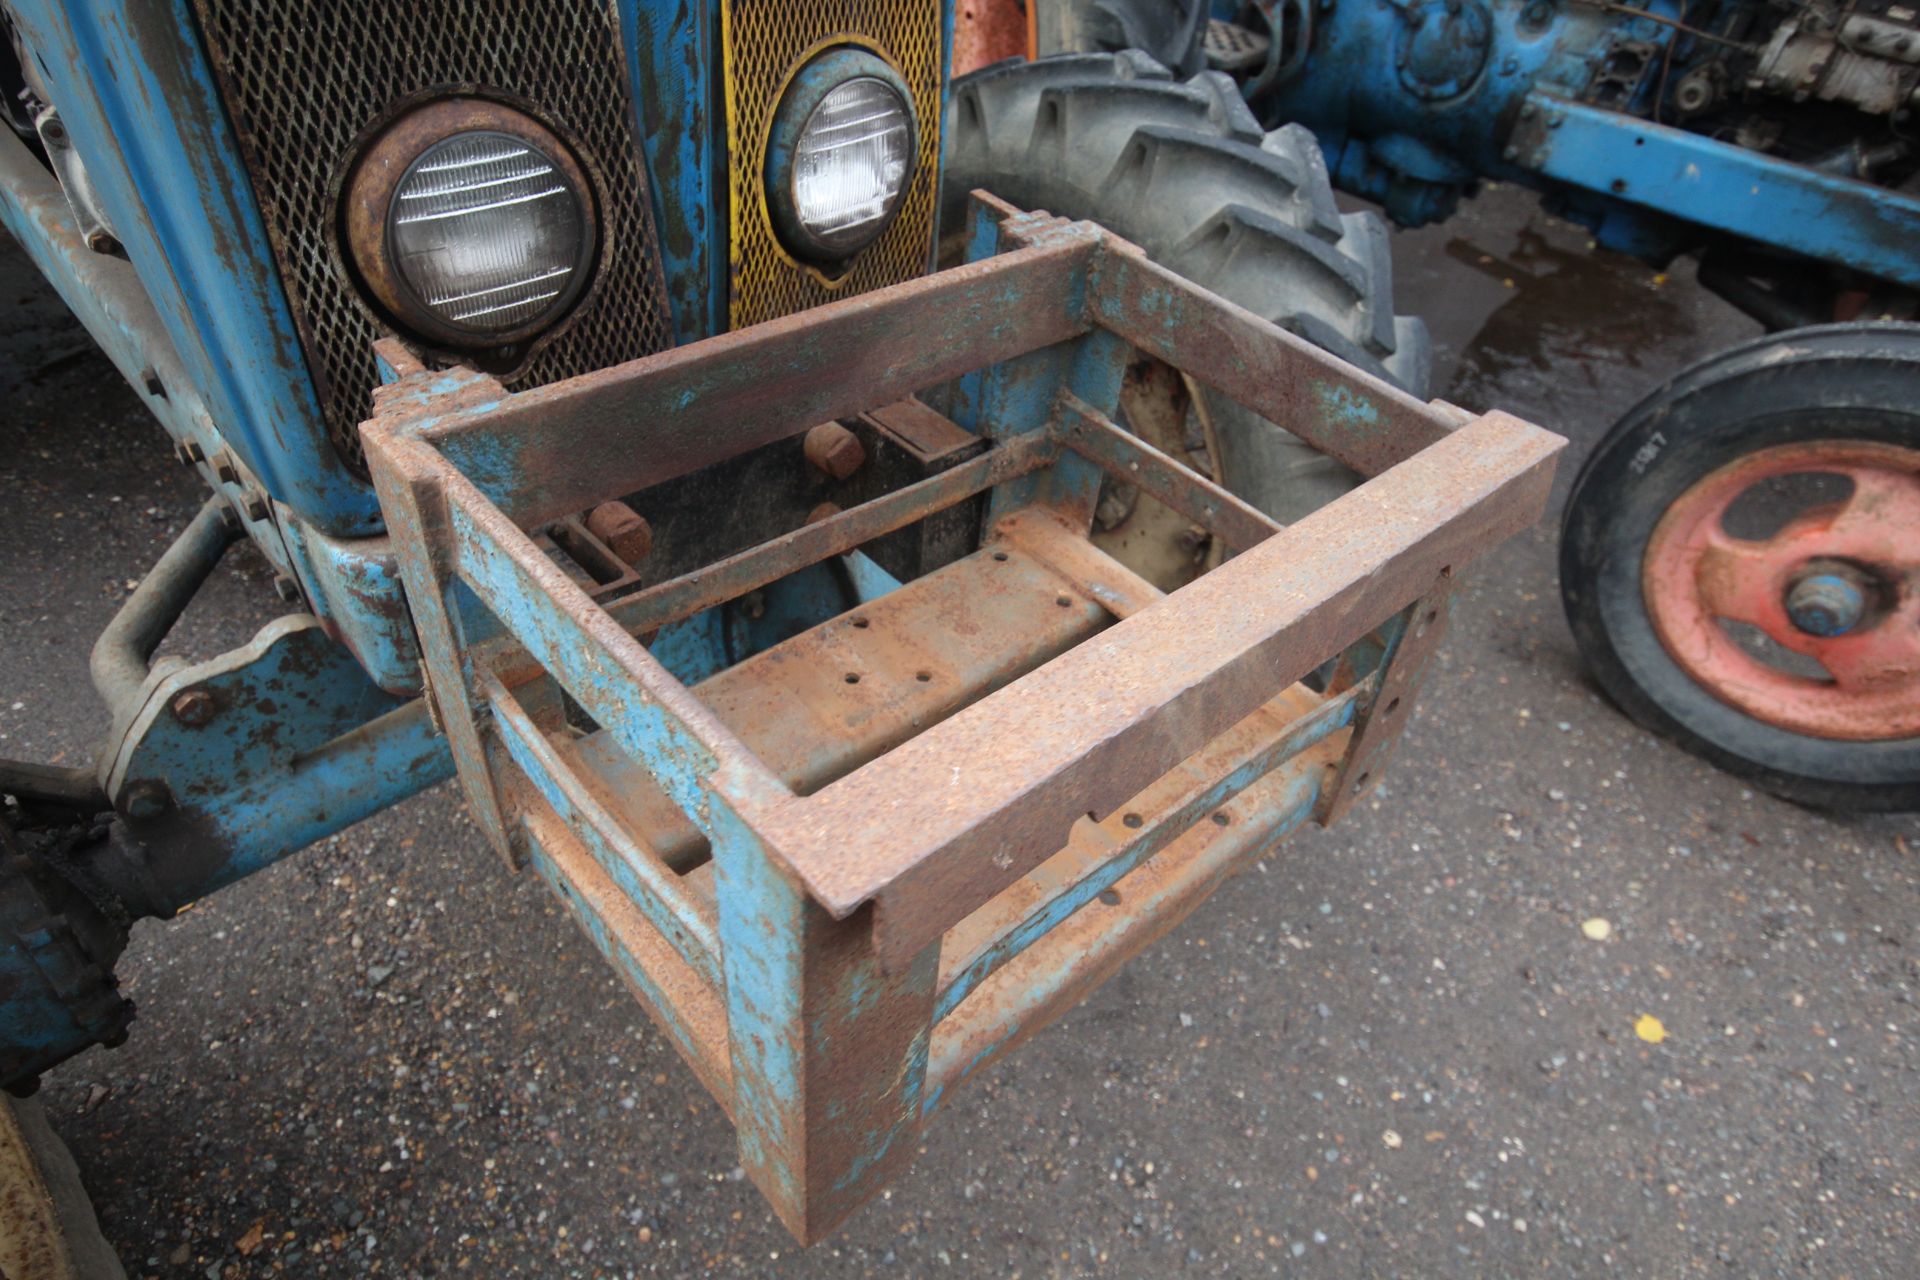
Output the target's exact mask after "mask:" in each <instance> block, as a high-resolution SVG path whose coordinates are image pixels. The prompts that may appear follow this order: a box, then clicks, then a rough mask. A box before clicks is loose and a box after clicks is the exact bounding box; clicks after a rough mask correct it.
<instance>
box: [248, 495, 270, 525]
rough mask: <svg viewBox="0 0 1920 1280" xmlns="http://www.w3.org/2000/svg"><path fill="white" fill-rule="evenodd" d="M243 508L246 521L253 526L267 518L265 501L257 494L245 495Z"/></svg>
mask: <svg viewBox="0 0 1920 1280" xmlns="http://www.w3.org/2000/svg"><path fill="white" fill-rule="evenodd" d="M244 507H245V510H246V513H247V519H249V520H251V521H253V522H254V523H255V524H259V523H260V522H261V521H262V520H265V519H266V518H267V500H266V499H265V498H263V497H261V496H260V495H259V494H257V493H248V494H247V496H246V499H245V503H244Z"/></svg>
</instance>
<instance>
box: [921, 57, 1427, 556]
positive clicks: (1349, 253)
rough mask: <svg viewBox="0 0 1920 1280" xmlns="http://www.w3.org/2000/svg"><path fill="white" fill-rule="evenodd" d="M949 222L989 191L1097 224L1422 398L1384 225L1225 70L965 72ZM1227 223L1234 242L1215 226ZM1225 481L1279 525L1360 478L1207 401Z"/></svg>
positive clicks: (1413, 322) (1418, 338)
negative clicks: (1347, 196)
mask: <svg viewBox="0 0 1920 1280" xmlns="http://www.w3.org/2000/svg"><path fill="white" fill-rule="evenodd" d="M945 151H946V155H945V167H944V171H943V174H942V179H941V184H942V185H941V225H942V226H943V227H944V228H953V227H956V226H958V225H960V219H961V218H962V217H963V215H964V210H965V203H966V195H967V192H969V191H971V190H973V189H974V188H976V187H984V188H986V189H987V190H989V191H992V192H993V193H994V194H996V195H998V196H1000V197H1001V198H1002V199H1005V200H1008V201H1011V202H1012V203H1014V204H1016V205H1019V206H1020V207H1022V208H1026V209H1044V210H1046V211H1047V212H1049V213H1053V214H1058V215H1060V216H1062V217H1067V218H1086V219H1090V220H1092V221H1094V222H1098V223H1100V224H1101V225H1102V226H1105V227H1108V228H1110V229H1111V230H1113V231H1114V232H1115V233H1117V234H1119V235H1121V236H1124V237H1126V238H1127V239H1128V240H1131V241H1133V242H1134V243H1135V244H1138V245H1139V246H1140V247H1141V248H1142V249H1144V250H1145V251H1146V252H1147V254H1148V255H1149V256H1151V257H1152V258H1153V260H1154V261H1156V262H1158V263H1160V264H1161V265H1163V266H1166V267H1169V268H1171V269H1173V270H1175V271H1178V272H1180V273H1181V274H1182V275H1184V276H1186V277H1187V278H1188V279H1190V280H1192V281H1194V282H1195V283H1196V284H1200V285H1204V286H1205V287H1206V288H1208V289H1211V290H1213V291H1214V292H1215V293H1218V294H1220V295H1222V296H1223V297H1226V298H1229V299H1231V300H1233V301H1234V302H1237V303H1239V304H1240V305H1241V306H1243V307H1246V308H1248V309H1249V310H1251V311H1254V312H1256V313H1257V314H1259V315H1262V316H1265V317H1266V318H1267V319H1269V320H1272V321H1273V322H1274V323H1275V324H1277V325H1279V326H1280V327H1281V328H1283V329H1287V330H1289V331H1290V332H1293V333H1296V334H1299V335H1300V336H1301V337H1303V338H1306V339H1307V340H1308V341H1310V342H1313V343H1315V344H1316V345H1318V346H1321V347H1324V348H1325V349H1327V350H1328V351H1331V352H1333V353H1334V354H1335V355H1337V356H1340V357H1341V358H1343V359H1345V360H1348V361H1350V362H1352V363H1354V364H1356V365H1359V366H1360V367H1361V368H1363V369H1366V370H1367V371H1369V372H1371V373H1374V374H1377V375H1379V376H1380V377H1383V378H1385V379H1387V380H1388V381H1390V382H1393V383H1395V384H1397V385H1398V386H1400V387H1402V388H1403V389H1405V390H1407V391H1409V392H1411V393H1412V394H1414V395H1416V396H1421V397H1424V396H1425V395H1426V387H1427V372H1428V365H1429V363H1430V358H1431V347H1430V344H1429V342H1428V339H1427V331H1426V326H1425V325H1424V324H1422V323H1421V322H1420V321H1419V320H1417V319H1413V318H1410V317H1398V316H1395V315H1394V311H1393V263H1392V259H1391V257H1390V255H1389V253H1388V248H1387V229H1386V226H1385V225H1384V224H1383V223H1382V222H1381V221H1380V220H1379V219H1378V218H1376V217H1374V216H1373V215H1372V214H1367V213H1348V214H1343V213H1341V212H1340V210H1339V209H1338V207H1337V206H1335V204H1334V201H1333V187H1332V185H1331V183H1330V182H1329V181H1328V178H1327V170H1326V164H1325V162H1324V161H1323V160H1322V159H1321V155H1320V148H1319V146H1318V144H1317V143H1316V142H1315V141H1314V138H1313V135H1312V134H1311V133H1309V132H1308V131H1307V130H1306V129H1303V128H1301V127H1300V126H1298V125H1288V126H1287V127H1285V128H1282V129H1276V130H1274V131H1273V132H1271V133H1268V132H1265V131H1263V130H1262V129H1261V128H1260V125H1259V123H1258V122H1257V121H1256V120H1255V119H1254V118H1253V114H1252V113H1251V112H1250V111H1249V110H1248V109H1247V106H1246V104H1245V103H1244V102H1243V101H1242V100H1241V98H1240V94H1239V91H1238V90H1237V89H1235V87H1234V84H1233V81H1232V80H1230V79H1228V78H1227V77H1226V76H1224V75H1222V74H1220V73H1218V72H1206V73H1203V74H1201V75H1197V76H1194V77H1193V78H1192V79H1190V80H1186V81H1179V80H1175V79H1174V78H1173V76H1172V74H1171V73H1170V72H1168V71H1167V69H1166V68H1165V67H1163V66H1161V65H1160V64H1159V63H1157V62H1155V61H1154V60H1153V59H1151V58H1149V57H1147V56H1146V55H1145V54H1143V53H1139V52H1137V51H1129V52H1124V53H1119V54H1072V55H1067V56H1064V57H1058V58H1043V59H1040V60H1039V61H1037V62H1006V63H1000V64H998V65H996V66H992V67H988V68H986V69H985V70H983V71H979V72H976V73H974V74H973V75H970V76H965V77H963V78H961V79H959V80H957V81H955V82H954V90H953V98H952V103H951V105H950V107H949V109H948V112H947V124H946V142H945ZM1223 226H1224V227H1225V228H1226V230H1227V235H1226V237H1225V238H1224V240H1223V239H1222V238H1221V237H1220V236H1219V235H1218V230H1219V228H1221V227H1223ZM1209 406H1210V410H1211V412H1212V415H1213V420H1214V423H1215V426H1216V429H1217V431H1218V432H1219V436H1220V452H1221V455H1222V456H1221V458H1220V459H1219V462H1220V466H1221V474H1222V475H1223V476H1224V477H1225V479H1226V483H1227V487H1228V488H1230V489H1232V490H1233V491H1234V492H1235V493H1237V494H1239V495H1240V496H1241V497H1243V498H1245V499H1247V501H1249V502H1251V503H1253V504H1254V505H1255V506H1257V507H1259V508H1261V509H1262V510H1264V511H1266V512H1267V513H1268V514H1270V515H1272V516H1274V517H1275V518H1277V519H1279V520H1283V521H1292V520H1296V519H1298V518H1299V517H1300V516H1302V515H1305V514H1306V513H1307V512H1309V511H1312V510H1314V509H1316V508H1318V507H1321V506H1324V505H1326V503H1328V502H1330V501H1332V500H1333V499H1334V498H1337V497H1339V496H1340V495H1341V494H1342V493H1345V492H1346V491H1347V490H1348V489H1349V488H1351V487H1352V486H1353V483H1354V479H1355V478H1354V476H1353V474H1352V473H1351V472H1349V471H1347V470H1346V469H1345V468H1344V467H1342V466H1340V465H1339V464H1338V463H1336V462H1334V461H1333V460H1332V459H1330V458H1327V457H1325V456H1323V455H1321V454H1320V453H1318V452H1317V451H1315V450H1313V449H1312V448H1310V447H1309V446H1307V445H1305V444H1304V443H1302V442H1301V441H1300V440H1298V439H1297V438H1295V437H1294V436H1292V435H1290V434H1288V433H1287V432H1285V431H1283V430H1281V429H1280V428H1279V427H1276V426H1274V425H1273V424H1272V423H1270V422H1267V421H1266V420H1265V419H1263V418H1260V417H1258V416H1257V415H1255V414H1252V413H1249V412H1247V411H1246V410H1244V409H1242V408H1240V407H1239V406H1237V405H1234V404H1231V403H1230V402H1228V401H1226V400H1225V399H1224V398H1223V397H1217V396H1216V397H1213V398H1212V399H1211V400H1210V401H1209Z"/></svg>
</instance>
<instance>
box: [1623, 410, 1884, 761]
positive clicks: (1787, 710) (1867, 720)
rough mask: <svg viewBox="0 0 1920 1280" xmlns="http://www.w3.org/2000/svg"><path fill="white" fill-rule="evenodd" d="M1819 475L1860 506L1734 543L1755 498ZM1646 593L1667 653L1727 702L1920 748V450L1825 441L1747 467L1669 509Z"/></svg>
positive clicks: (1778, 719) (1768, 718) (1800, 517)
mask: <svg viewBox="0 0 1920 1280" xmlns="http://www.w3.org/2000/svg"><path fill="white" fill-rule="evenodd" d="M1805 475H1821V476H1835V475H1837V476H1840V477H1842V478H1844V479H1845V480H1846V481H1847V482H1848V483H1849V484H1850V485H1851V490H1852V491H1851V492H1850V493H1849V494H1848V495H1847V496H1846V497H1845V498H1844V499H1842V500H1840V501H1838V502H1828V503H1824V504H1822V505H1819V506H1815V507H1811V508H1809V509H1806V510H1803V511H1801V512H1799V513H1798V514H1796V515H1794V516H1793V518H1792V519H1790V520H1788V521H1787V522H1786V523H1785V524H1784V525H1782V526H1781V527H1780V528H1779V529H1778V530H1777V531H1775V532H1774V533H1772V534H1771V535H1770V536H1767V537H1764V538H1743V537H1736V536H1735V535H1734V534H1732V533H1729V532H1728V530H1727V528H1726V525H1725V520H1726V516H1727V514H1728V512H1729V510H1730V509H1731V508H1732V507H1733V505H1734V503H1735V502H1736V500H1738V499H1740V498H1741V497H1742V495H1744V494H1747V493H1748V492H1749V491H1751V490H1754V489H1755V488H1756V487H1758V486H1761V485H1763V484H1768V483H1769V482H1777V483H1780V484H1784V483H1785V482H1786V481H1787V478H1788V477H1793V476H1805ZM1641 586H1642V590H1643V592H1644V594H1645V599H1646V604H1647V612H1648V615H1649V617H1650V618H1651V620H1652V622H1653V625H1654V630H1655V632H1656V633H1657V634H1658V635H1659V637H1660V642H1661V644H1662V645H1663V646H1664V647H1665V648H1666V650H1667V653H1668V654H1669V655H1670V656H1671V657H1672V658H1673V660H1674V661H1675V662H1676V663H1677V664H1678V665H1679V666H1680V667H1681V669H1682V670H1684V671H1685V672H1686V673H1687V674H1688V676H1690V677H1691V678H1692V679H1694V680H1695V681H1697V682H1698V683H1699V684H1701V685H1702V686H1703V687H1705V688H1706V689H1708V690H1709V691H1711V692H1712V693H1713V695H1714V696H1715V697H1717V698H1719V699H1720V700H1721V701H1722V702H1725V703H1727V704H1729V705H1731V706H1733V707H1735V708H1737V709H1738V710H1740V711H1743V712H1745V713H1746V714H1748V715H1750V716H1753V717H1754V718H1755V719H1758V720H1762V721H1765V722H1767V723H1769V724H1773V725H1777V726H1779V727H1781V728H1784V729H1788V730H1791V731H1793V732H1795V733H1802V734H1807V735H1809V736H1812V737H1819V738H1831V739H1839V740H1847V741H1884V740H1888V739H1894V738H1908V737H1913V736H1916V735H1920V450H1916V449H1908V448H1902V447H1900V446H1896V445H1889V444H1880V443H1877V442H1873V441H1863V440H1822V441H1814V442H1808V443H1801V444H1791V445H1778V446H1775V447H1772V448H1767V449H1758V450H1755V451H1754V452H1752V453H1749V454H1747V455H1746V456H1745V457H1742V458H1739V459H1736V460H1735V461H1733V462H1731V463H1728V464H1727V465H1726V466H1724V467H1721V468H1720V469H1719V470H1717V471H1715V472H1713V473H1711V474H1709V475H1707V476H1706V477H1704V478H1703V479H1701V480H1700V481H1698V482H1697V483H1696V484H1694V485H1693V486H1692V487H1691V488H1690V489H1688V490H1687V491H1686V492H1685V493H1683V494H1681V495H1680V497H1679V498H1677V499H1676V500H1675V501H1674V502H1673V504H1672V505H1671V506H1670V507H1668V509H1667V511H1666V514H1665V515H1664V516H1663V517H1662V518H1661V520H1660V523H1659V525H1658V526H1657V527H1656V528H1655V529H1654V532H1653V537H1652V538H1651V539H1650V540H1649V541H1648V544H1647V550H1646V556H1645V559H1644V561H1643V562H1642V570H1641ZM1729 623H1735V624H1744V626H1745V627H1747V628H1751V629H1752V631H1753V632H1757V633H1758V636H1760V637H1764V641H1754V642H1753V643H1751V644H1748V645H1743V644H1742V643H1741V642H1740V640H1739V639H1738V638H1737V633H1736V632H1735V631H1733V630H1730V629H1729V627H1728V624H1729ZM1769 642H1770V644H1769ZM1756 649H1758V650H1760V651H1759V652H1756ZM1796 655H1797V658H1796ZM1805 659H1811V660H1812V663H1811V664H1809V663H1806V662H1804V661H1803V660H1805ZM1796 664H1797V665H1796ZM1814 664H1817V672H1814V673H1810V672H1809V670H1808V667H1809V666H1813V665H1814Z"/></svg>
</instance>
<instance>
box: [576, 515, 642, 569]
mask: <svg viewBox="0 0 1920 1280" xmlns="http://www.w3.org/2000/svg"><path fill="white" fill-rule="evenodd" d="M587 531H588V532H589V533H591V534H592V535H593V536H594V537H596V538H598V539H600V541H602V542H604V543H606V544H607V546H608V547H609V548H610V549H611V550H612V551H613V554H615V555H617V556H619V557H620V558H621V559H622V560H625V561H626V562H627V563H628V564H639V563H640V562H641V561H642V560H645V559H646V558H647V553H648V552H649V551H652V550H653V526H652V525H650V524H648V523H647V521H646V517H644V516H642V515H641V514H640V513H639V512H637V511H635V510H634V509H633V508H632V507H630V506H628V505H627V504H626V503H624V502H603V503H601V504H600V505H599V506H597V507H595V508H594V509H593V510H591V511H589V512H587Z"/></svg>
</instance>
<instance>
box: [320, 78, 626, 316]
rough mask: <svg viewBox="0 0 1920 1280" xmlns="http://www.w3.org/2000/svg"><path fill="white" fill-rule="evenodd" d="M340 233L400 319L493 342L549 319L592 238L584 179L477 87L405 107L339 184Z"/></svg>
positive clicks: (532, 128)
mask: <svg viewBox="0 0 1920 1280" xmlns="http://www.w3.org/2000/svg"><path fill="white" fill-rule="evenodd" d="M348 198H349V207H348V240H349V244H350V247H351V249H352V253H353V258H354V263H355V265H356V266H357V267H358V268H359V269H360V273H361V275H362V276H363V277H364V278H365V280H366V281H367V284H368V286H369V287H370V288H371V289H372V291H373V293H374V294H375V296H376V297H377V298H378V299H379V300H380V302H381V303H382V304H383V305H384V306H385V307H386V308H387V310H389V311H390V312H392V313H393V316H394V318H395V319H396V320H398V321H399V322H400V323H401V324H403V325H404V326H406V327H408V328H411V329H414V330H417V331H419V332H420V333H421V334H422V335H423V336H425V337H427V338H429V339H432V340H435V341H438V342H443V343H448V344H451V345H454V346H466V347H490V346H501V345H505V344H507V343H511V342H516V341H519V340H521V339H523V338H527V337H530V336H532V335H533V334H535V333H537V332H540V331H541V330H543V329H546V328H548V327H549V326H551V325H552V324H553V323H554V322H555V321H556V320H558V319H559V317H560V316H561V315H562V314H564V313H565V312H566V310H567V308H568V307H569V306H570V305H572V303H573V301H574V299H575V298H576V297H578V296H579V293H580V290H581V288H582V287H583V286H584V285H585V283H586V280H587V276H588V274H589V273H590V270H591V266H592V259H593V247H594V220H593V202H592V198H591V195H590V193H589V190H588V187H587V182H586V177H585V175H584V174H583V173H582V172H581V170H580V167H579V165H578V164H577V163H575V161H574V159H573V157H572V155H571V154H570V153H569V152H568V150H567V148H566V147H565V146H564V145H563V144H562V143H561V142H560V140H559V139H558V138H556V137H554V136H553V134H552V133H551V132H550V131H548V130H547V129H545V128H544V127H542V126H541V125H540V124H538V123H537V122H535V121H534V120H532V119H530V118H528V117H527V116H525V115H524V114H522V113H520V112H517V111H514V110H512V109H511V108H509V107H505V106H502V105H500V104H498V103H493V102H485V101H481V100H478V99H453V100H448V101H443V102H437V103H434V104H432V105H431V106H428V107H424V108H421V109H420V110H419V111H416V112H413V113H411V114H409V115H407V116H404V117H402V118H401V119H400V120H399V121H397V122H396V123H395V124H394V125H393V126H391V127H390V128H389V129H388V130H387V131H386V132H385V133H383V134H382V135H381V136H380V137H379V138H378V139H377V140H376V141H375V142H374V144H373V145H372V147H370V148H369V149H368V151H367V153H366V158H365V159H364V160H363V161H362V162H361V164H360V166H359V168H358V169H357V170H356V172H355V174H354V177H353V180H352V182H351V184H350V187H349V196H348Z"/></svg>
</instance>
